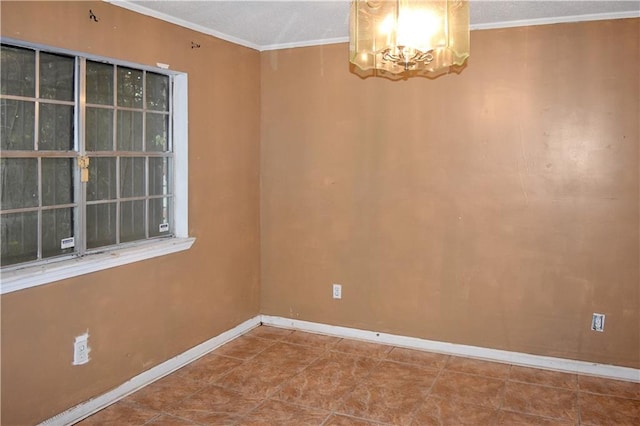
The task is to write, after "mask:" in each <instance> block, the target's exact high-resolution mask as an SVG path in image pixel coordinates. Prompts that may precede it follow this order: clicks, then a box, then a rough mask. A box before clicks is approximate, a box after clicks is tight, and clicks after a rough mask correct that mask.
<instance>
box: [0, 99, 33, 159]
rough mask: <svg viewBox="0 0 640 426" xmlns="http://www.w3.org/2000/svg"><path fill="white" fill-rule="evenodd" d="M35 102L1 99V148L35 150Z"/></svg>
mask: <svg viewBox="0 0 640 426" xmlns="http://www.w3.org/2000/svg"><path fill="white" fill-rule="evenodd" d="M35 116H36V114H35V103H33V102H28V101H14V100H12V99H0V126H1V128H0V141H1V143H0V145H1V146H0V149H6V150H25V151H31V150H33V129H34V126H35V124H34V123H35Z"/></svg>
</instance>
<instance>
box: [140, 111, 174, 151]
mask: <svg viewBox="0 0 640 426" xmlns="http://www.w3.org/2000/svg"><path fill="white" fill-rule="evenodd" d="M168 117H169V116H168V115H165V114H154V113H147V126H146V130H147V134H146V138H145V139H146V143H147V151H159V152H165V151H167V150H168V149H167V129H168V127H169V126H168V123H167V118H168Z"/></svg>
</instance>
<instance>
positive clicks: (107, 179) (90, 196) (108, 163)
mask: <svg viewBox="0 0 640 426" xmlns="http://www.w3.org/2000/svg"><path fill="white" fill-rule="evenodd" d="M115 198H116V159H115V158H114V157H91V158H90V160H89V182H88V183H87V200H89V201H97V200H113V199H115Z"/></svg>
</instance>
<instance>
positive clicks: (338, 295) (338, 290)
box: [333, 284, 342, 299]
mask: <svg viewBox="0 0 640 426" xmlns="http://www.w3.org/2000/svg"><path fill="white" fill-rule="evenodd" d="M333 298H334V299H342V286H341V285H340V284H334V285H333Z"/></svg>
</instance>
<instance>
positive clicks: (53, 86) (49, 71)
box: [40, 52, 75, 101]
mask: <svg viewBox="0 0 640 426" xmlns="http://www.w3.org/2000/svg"><path fill="white" fill-rule="evenodd" d="M74 65H75V61H74V59H73V58H70V57H68V56H61V55H53V54H51V53H42V52H41V53H40V97H41V98H44V99H57V100H60V101H72V100H73V84H74V68H75V67H74Z"/></svg>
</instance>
